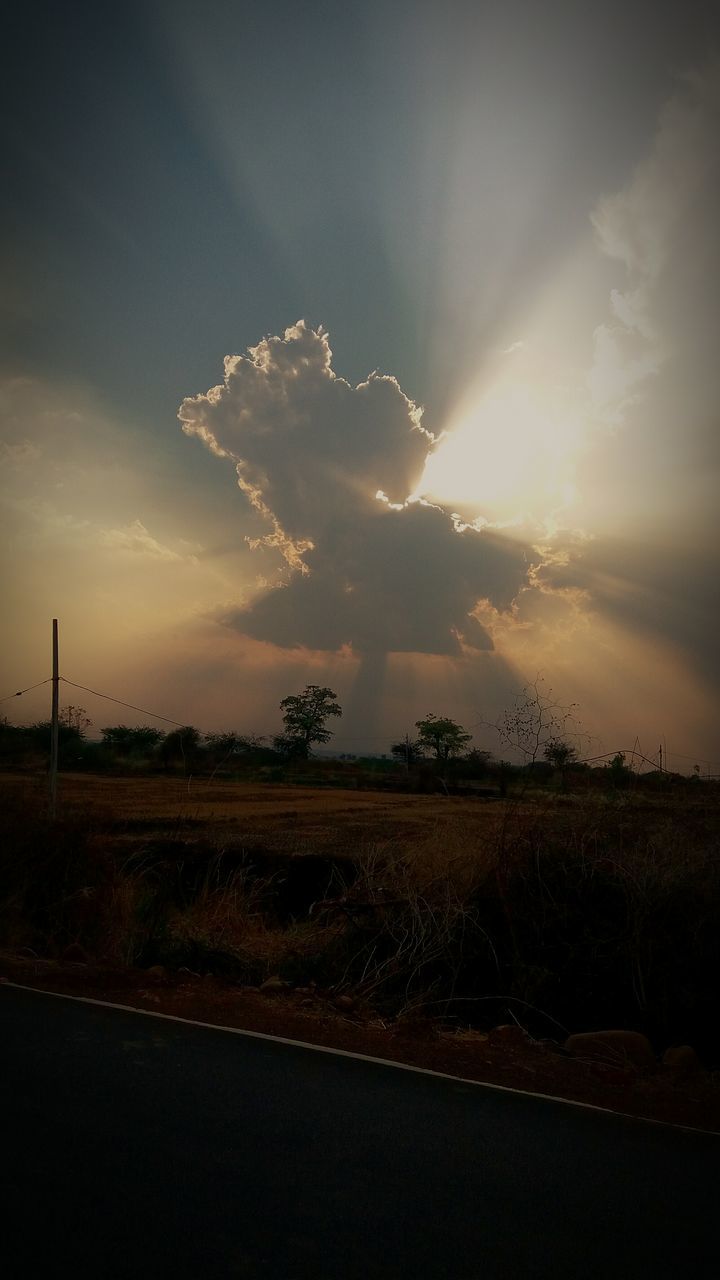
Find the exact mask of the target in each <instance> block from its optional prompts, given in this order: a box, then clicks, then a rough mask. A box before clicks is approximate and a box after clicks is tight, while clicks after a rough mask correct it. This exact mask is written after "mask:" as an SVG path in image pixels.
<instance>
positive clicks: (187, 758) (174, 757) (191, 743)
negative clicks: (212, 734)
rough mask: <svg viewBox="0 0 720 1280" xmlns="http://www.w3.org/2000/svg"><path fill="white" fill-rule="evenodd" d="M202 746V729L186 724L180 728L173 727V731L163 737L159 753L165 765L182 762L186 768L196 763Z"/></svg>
mask: <svg viewBox="0 0 720 1280" xmlns="http://www.w3.org/2000/svg"><path fill="white" fill-rule="evenodd" d="M201 746H202V734H201V733H200V730H199V729H196V728H195V725H193V724H184V725H183V726H182V727H181V728H179V729H173V731H172V733H169V734H168V735H167V737H165V738H163V740H162V742H161V743H160V746H159V749H158V755H159V756H160V759H161V760H162V762H163V764H164V765H169V764H181V765H182V766H183V768H184V769H187V768H188V767H190V766H192V765H194V764H195V763H196V761H197V758H198V756H199V754H200V751H201Z"/></svg>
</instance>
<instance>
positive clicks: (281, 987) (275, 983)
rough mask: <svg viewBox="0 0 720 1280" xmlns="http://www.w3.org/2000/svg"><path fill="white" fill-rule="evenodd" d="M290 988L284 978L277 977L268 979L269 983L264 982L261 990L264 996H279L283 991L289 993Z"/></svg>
mask: <svg viewBox="0 0 720 1280" xmlns="http://www.w3.org/2000/svg"><path fill="white" fill-rule="evenodd" d="M289 986H290V983H289V982H285V981H284V980H283V979H282V978H279V977H277V975H276V976H275V977H273V978H268V979H267V981H265V982H263V983H262V984H261V987H260V990H261V991H262V993H263V995H266V996H272V995H279V993H280V992H281V991H287V990H288V988H289Z"/></svg>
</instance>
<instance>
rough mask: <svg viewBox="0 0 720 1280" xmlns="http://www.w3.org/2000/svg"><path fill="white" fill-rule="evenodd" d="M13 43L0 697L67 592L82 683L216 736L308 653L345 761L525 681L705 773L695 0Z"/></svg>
mask: <svg viewBox="0 0 720 1280" xmlns="http://www.w3.org/2000/svg"><path fill="white" fill-rule="evenodd" d="M5 43H6V58H5V68H4V74H3V78H2V84H0V97H2V113H1V115H2V125H1V126H0V138H1V139H2V143H1V145H2V155H3V170H4V173H5V179H4V181H3V183H2V186H1V189H0V233H1V236H2V240H1V245H0V267H1V270H2V281H3V288H2V299H1V303H0V325H1V326H2V342H1V344H0V476H1V477H2V479H1V481H0V484H1V486H2V493H1V499H0V500H1V503H2V519H3V537H2V544H1V545H2V562H3V568H2V581H3V596H4V606H5V607H4V608H3V611H2V615H3V621H2V631H3V640H2V646H1V648H2V657H1V658H0V679H1V680H2V685H3V687H2V689H0V696H2V695H4V694H11V693H12V692H13V691H14V690H15V689H18V688H24V687H25V686H27V685H30V684H32V683H34V682H35V681H39V680H42V679H44V678H46V677H47V676H48V675H49V674H50V633H51V631H50V624H51V619H52V618H53V617H57V618H58V619H59V620H60V636H61V673H62V674H63V675H64V676H65V677H66V678H67V679H68V680H73V681H75V682H76V683H77V684H81V685H85V686H88V687H91V688H94V689H98V690H101V691H104V692H106V693H109V694H112V695H113V696H115V697H117V698H119V699H122V700H125V701H127V702H131V703H134V704H137V705H139V706H142V707H147V708H149V709H150V710H153V711H156V712H158V713H159V714H161V715H164V716H167V717H169V718H170V719H172V720H177V721H179V722H182V723H194V724H196V725H198V726H199V727H201V728H202V729H205V730H208V731H209V730H218V729H227V728H235V729H238V730H240V731H243V732H254V733H260V734H272V733H274V732H277V731H278V730H279V728H280V711H279V702H280V699H281V698H283V697H284V696H286V695H287V694H289V693H294V692H298V691H300V690H301V689H302V688H303V687H304V686H305V685H306V684H309V683H315V684H327V685H330V686H331V687H332V688H333V689H335V690H336V692H337V693H338V696H339V699H340V701H341V703H342V705H343V708H344V715H343V718H342V720H341V721H336V722H335V723H334V725H333V728H334V730H335V733H334V738H333V744H334V746H335V748H336V749H337V750H339V751H347V752H359V751H364V750H374V751H377V752H382V751H387V750H388V748H389V745H390V743H391V742H392V741H394V740H396V739H397V737H398V736H401V735H403V734H404V733H406V732H408V731H412V727H413V725H414V722H415V721H416V720H418V719H419V718H421V717H423V716H425V715H426V714H427V713H428V712H434V713H435V714H438V715H449V716H452V717H454V718H455V719H457V720H458V721H459V722H461V723H462V724H463V725H464V726H465V727H466V728H468V729H470V730H471V731H472V732H473V735H474V741H475V743H476V745H478V746H481V747H485V748H489V749H498V750H499V744H498V743H497V742H496V740H495V738H494V736H493V730H492V729H491V728H490V727H489V726H490V725H492V723H493V722H494V721H495V720H496V719H497V717H498V716H500V715H501V714H502V712H503V710H504V709H505V708H507V707H509V706H512V705H513V702H514V699H515V698H516V697H517V695H518V694H519V693H520V691H521V690H522V688H523V686H525V685H526V684H527V683H528V682H533V681H535V680H536V679H537V678H538V677H540V678H541V679H542V680H543V681H544V684H543V686H542V687H543V688H544V689H545V690H546V691H547V690H550V691H552V692H551V696H552V697H553V698H554V699H556V700H557V702H558V703H560V704H561V705H562V706H568V705H570V704H571V703H572V704H576V711H575V713H574V714H575V719H576V721H577V723H578V726H579V727H580V726H581V728H582V732H583V734H584V737H583V740H582V741H583V750H584V751H585V753H586V754H600V753H601V752H609V751H615V750H630V749H633V748H637V749H639V750H641V751H642V752H643V753H645V754H646V755H647V756H648V757H649V758H653V759H654V758H656V756H657V752H658V749H659V746H660V745H662V746H663V750H664V752H665V758H666V760H667V762H668V763H669V764H670V765H671V766H673V767H676V768H677V769H679V770H681V771H683V772H689V771H690V770H691V769H692V768H693V765H694V764H696V763H697V764H699V765H700V768H701V771H702V772H703V773H705V772H709V773H720V731H719V730H718V716H717V708H718V693H719V692H720V690H719V687H718V686H719V684H720V676H719V674H718V662H717V653H718V638H719V637H718V628H717V620H718V614H719V609H718V603H719V602H718V588H717V582H718V558H717V552H718V519H717V514H716V513H717V506H718V503H717V496H718V491H719V486H718V472H719V461H720V460H719V456H718V442H719V440H720V430H719V428H720V422H719V421H718V417H719V408H720V372H719V369H720V362H719V361H718V353H717V340H718V333H719V332H720V325H719V323H718V321H719V320H720V316H719V315H718V311H719V309H720V289H719V287H718V286H719V285H720V272H719V271H718V251H719V246H718V236H717V230H716V228H717V226H718V225H720V174H719V172H718V170H719V167H720V152H719V149H718V147H717V138H718V136H720V128H719V126H720V119H719V116H720V20H719V19H718V17H717V13H716V6H715V5H714V4H710V3H708V4H705V3H700V2H698V3H687V4H684V5H682V6H681V5H679V4H667V5H666V4H657V3H653V4H643V3H637V4H634V5H630V6H629V5H627V4H625V3H622V4H621V3H619V2H618V0H612V2H611V3H608V4H605V5H603V6H598V5H597V4H594V3H593V4H590V3H587V4H586V3H583V2H582V0H576V2H574V3H568V2H564V0H549V2H548V3H546V4H543V5H538V4H536V3H531V2H529V0H524V2H521V0H505V2H504V3H502V4H500V3H489V2H483V0H475V2H474V3H462V2H459V0H448V2H447V3H443V4H442V5H441V4H439V3H437V0H435V2H434V3H425V2H424V0H414V2H413V3H405V0H398V2H397V3H392V4H387V3H385V4H379V3H375V0H368V3H366V4H364V5H362V6H360V5H354V6H350V5H344V4H340V3H337V2H336V3H325V2H323V0H317V2H313V0H308V2H307V3H306V4H303V5H298V4H292V3H289V2H287V0H286V2H281V0H266V3H264V4H263V5H262V6H258V5H252V6H251V5H249V4H244V3H235V4H231V3H228V2H227V0H209V2H205V3H203V4H202V5H201V4H199V3H193V2H190V0H175V2H174V3H172V4H170V3H161V2H152V0H150V2H145V3H142V4H140V3H137V4H136V3H126V4H124V5H122V6H116V7H114V8H110V9H108V8H107V7H104V6H98V5H96V4H89V3H84V2H83V0H78V2H76V3H72V2H71V3H68V4H65V5H62V6H59V5H56V4H50V3H33V0H25V3H24V4H23V5H22V6H20V5H17V6H15V12H14V14H11V16H10V19H9V22H8V25H7V29H6V32H5ZM63 700H64V701H65V702H69V701H72V702H73V703H75V704H77V703H81V705H83V706H84V707H86V708H87V711H88V714H89V716H90V717H91V719H92V721H93V728H92V729H91V733H96V734H97V733H99V729H100V728H101V727H102V726H104V725H106V724H116V723H119V722H121V721H125V722H128V721H129V722H132V723H135V722H142V720H143V717H141V716H139V715H135V714H134V713H132V712H126V711H123V709H122V708H119V707H115V706H113V704H112V703H108V702H103V701H102V700H101V699H99V698H97V697H95V696H94V695H90V694H88V693H84V692H81V691H78V690H74V689H71V687H69V686H68V687H65V688H64V689H63ZM48 703H49V699H48V687H45V686H43V688H41V689H39V690H37V691H34V692H31V693H28V694H26V695H24V696H23V698H22V699H14V700H10V701H5V702H3V703H2V704H1V705H0V711H2V712H3V713H5V714H7V715H9V716H10V717H11V718H12V719H14V720H15V721H16V722H23V721H28V720H32V719H38V718H45V717H46V716H47V711H48ZM500 753H501V752H500Z"/></svg>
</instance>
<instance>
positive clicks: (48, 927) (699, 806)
mask: <svg viewBox="0 0 720 1280" xmlns="http://www.w3.org/2000/svg"><path fill="white" fill-rule="evenodd" d="M60 783H61V785H60V806H59V808H60V817H59V821H58V822H57V823H55V824H51V823H49V822H48V821H47V817H46V816H44V814H46V803H45V795H44V791H43V789H42V787H41V785H40V783H39V782H38V781H37V780H36V781H34V782H33V781H28V780H27V779H22V778H20V777H18V776H15V777H13V776H10V775H6V776H4V777H2V778H1V779H0V797H1V807H0V819H1V821H2V825H3V826H4V827H5V837H6V838H5V852H4V853H3V855H2V858H3V861H2V872H3V876H4V880H5V883H4V885H3V886H2V893H1V894H0V908H1V910H2V920H1V921H0V923H1V924H2V929H3V940H4V942H5V945H13V946H20V945H25V946H31V947H34V948H35V949H37V950H38V951H39V952H40V953H41V954H47V955H58V954H61V953H62V950H63V948H64V947H65V946H67V945H68V944H69V943H72V942H78V943H80V944H81V945H82V946H83V947H85V948H86V949H87V950H88V951H89V953H90V954H91V955H93V956H96V957H97V958H101V959H103V958H104V959H112V960H115V961H121V962H122V963H126V964H133V963H139V964H143V965H146V964H152V963H164V964H168V965H171V966H175V967H178V966H185V967H187V968H189V969H191V970H193V971H196V972H202V973H204V972H206V971H208V970H210V971H212V972H214V973H219V974H226V975H227V976H230V977H232V978H234V979H235V980H239V981H243V982H250V983H256V982H261V981H262V980H263V979H264V978H266V977H268V976H269V975H270V974H272V973H279V974H280V975H281V976H282V977H284V978H286V979H287V980H288V981H291V982H297V983H300V984H302V985H304V984H305V983H307V982H308V981H310V980H315V981H317V982H318V984H321V985H324V986H326V987H331V988H333V989H334V990H336V991H337V990H352V991H353V992H354V993H356V994H357V995H358V996H360V997H361V998H363V999H365V1000H367V1001H370V1002H371V1003H373V1004H374V1005H375V1007H376V1008H378V1009H380V1010H381V1011H382V1012H383V1014H390V1015H394V1014H398V1013H400V1012H402V1011H408V1010H411V1011H413V1010H416V1009H418V1008H423V1007H425V1008H428V1009H431V1010H433V1011H436V1012H437V1011H440V1012H442V1013H444V1014H445V1015H447V1016H448V1017H453V1016H454V1017H456V1018H458V1017H459V1018H460V1019H461V1021H464V1022H466V1023H467V1022H472V1021H475V1022H476V1023H477V1022H479V1023H480V1024H481V1025H482V1024H483V1021H484V1020H487V1021H489V1022H490V1024H491V1025H492V1023H493V1021H498V1020H500V1021H507V1020H508V1019H509V1018H512V1017H513V1016H515V1014H516V1012H517V1011H520V1010H527V1011H530V1010H535V1012H537V1010H538V1009H541V1010H543V1011H544V1014H543V1015H538V1016H537V1017H536V1018H535V1022H534V1024H533V1026H534V1028H535V1030H536V1031H537V1032H538V1034H541V1035H544V1034H548V1027H549V1025H550V1024H549V1023H548V1019H547V1017H545V1015H548V1016H549V1018H550V1019H551V1020H552V1019H556V1020H557V1021H558V1022H560V1023H562V1024H563V1025H565V1026H567V1027H570V1028H571V1029H576V1030H580V1029H584V1027H587V1026H589V1025H593V1024H594V1025H596V1026H597V1025H602V1023H603V1022H604V1023H606V1024H607V1023H616V1024H621V1025H622V1024H624V1025H628V1026H634V1027H636V1028H637V1029H642V1030H646V1031H647V1032H649V1033H650V1034H651V1036H653V1037H654V1038H655V1039H656V1040H658V1041H659V1042H663V1043H668V1042H670V1041H671V1040H673V1039H677V1038H679V1039H689V1040H691V1041H692V1042H694V1043H696V1044H697V1045H698V1046H701V1045H702V1044H703V1043H705V1045H706V1046H707V1049H706V1051H707V1053H708V1054H712V1055H713V1056H714V1057H717V1058H718V1059H720V1035H718V1032H717V1028H716V1026H715V1022H716V1020H715V1018H714V1012H713V1011H714V1008H715V1005H716V1001H717V992H718V987H719V986H720V942H718V937H719V936H720V935H718V931H717V916H718V913H719V912H720V837H719V834H718V831H719V824H718V806H717V801H716V799H715V796H714V793H712V792H711V791H703V792H701V793H697V795H696V797H695V798H694V799H689V798H688V796H686V795H682V796H679V797H676V798H675V799H673V798H672V797H666V798H663V797H661V798H659V799H658V798H657V797H655V798H653V797H648V796H642V795H638V796H633V795H629V796H628V795H622V796H618V795H612V794H602V793H601V794H595V795H592V796H584V797H583V796H580V797H578V796H564V795H559V796H558V795H552V794H550V795H548V794H547V793H545V794H539V795H535V796H528V795H527V794H526V795H524V796H522V797H520V798H517V797H516V798H515V799H511V800H509V801H508V802H507V803H498V802H492V801H490V802H487V801H483V800H480V799H477V798H460V797H457V798H456V797H445V796H407V795H402V794H387V793H380V794H373V793H371V792H366V793H358V792H354V791H335V790H333V791H325V790H321V789H307V790H305V789H301V788H299V787H290V786H284V785H266V786H262V785H260V786H259V785H253V784H232V783H220V784H218V783H213V784H212V785H210V786H206V785H205V784H204V783H198V784H197V786H196V785H194V784H193V783H191V784H190V787H189V788H188V785H187V783H182V782H180V781H179V780H178V779H176V778H168V779H156V778H153V779H149V778H138V779H124V778H112V779H108V778H97V777H84V776H78V775H74V776H73V775H65V776H62V777H61V780H60ZM298 855H299V860H297V858H296V856H298ZM302 855H314V856H313V857H310V856H307V857H304V858H303V857H302ZM300 871H301V874H299V873H300ZM326 872H327V875H326ZM329 876H331V882H329V880H328V877H329ZM313 877H314V878H313ZM315 898H317V899H318V900H320V899H322V901H316V902H315V907H314V908H313V909H311V906H312V903H313V901H314V899H315ZM533 1016H535V1015H533ZM703 1037H704V1038H705V1039H704V1042H703Z"/></svg>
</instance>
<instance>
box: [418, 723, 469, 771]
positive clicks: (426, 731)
mask: <svg viewBox="0 0 720 1280" xmlns="http://www.w3.org/2000/svg"><path fill="white" fill-rule="evenodd" d="M415 728H416V729H417V731H418V742H419V743H420V746H421V748H422V749H423V750H427V751H432V752H433V754H434V756H435V759H436V760H437V761H438V763H439V764H440V765H441V766H442V767H443V770H445V769H446V768H447V763H448V760H452V759H454V758H455V757H456V756H459V755H462V753H463V751H464V749H465V747H466V746H467V744H468V742H470V740H471V738H472V734H470V733H466V732H465V730H464V729H463V727H462V725H459V724H456V723H455V721H454V720H450V719H449V718H448V717H447V716H436V715H432V714H431V715H427V716H426V717H425V719H424V720H417V721H416V722H415Z"/></svg>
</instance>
